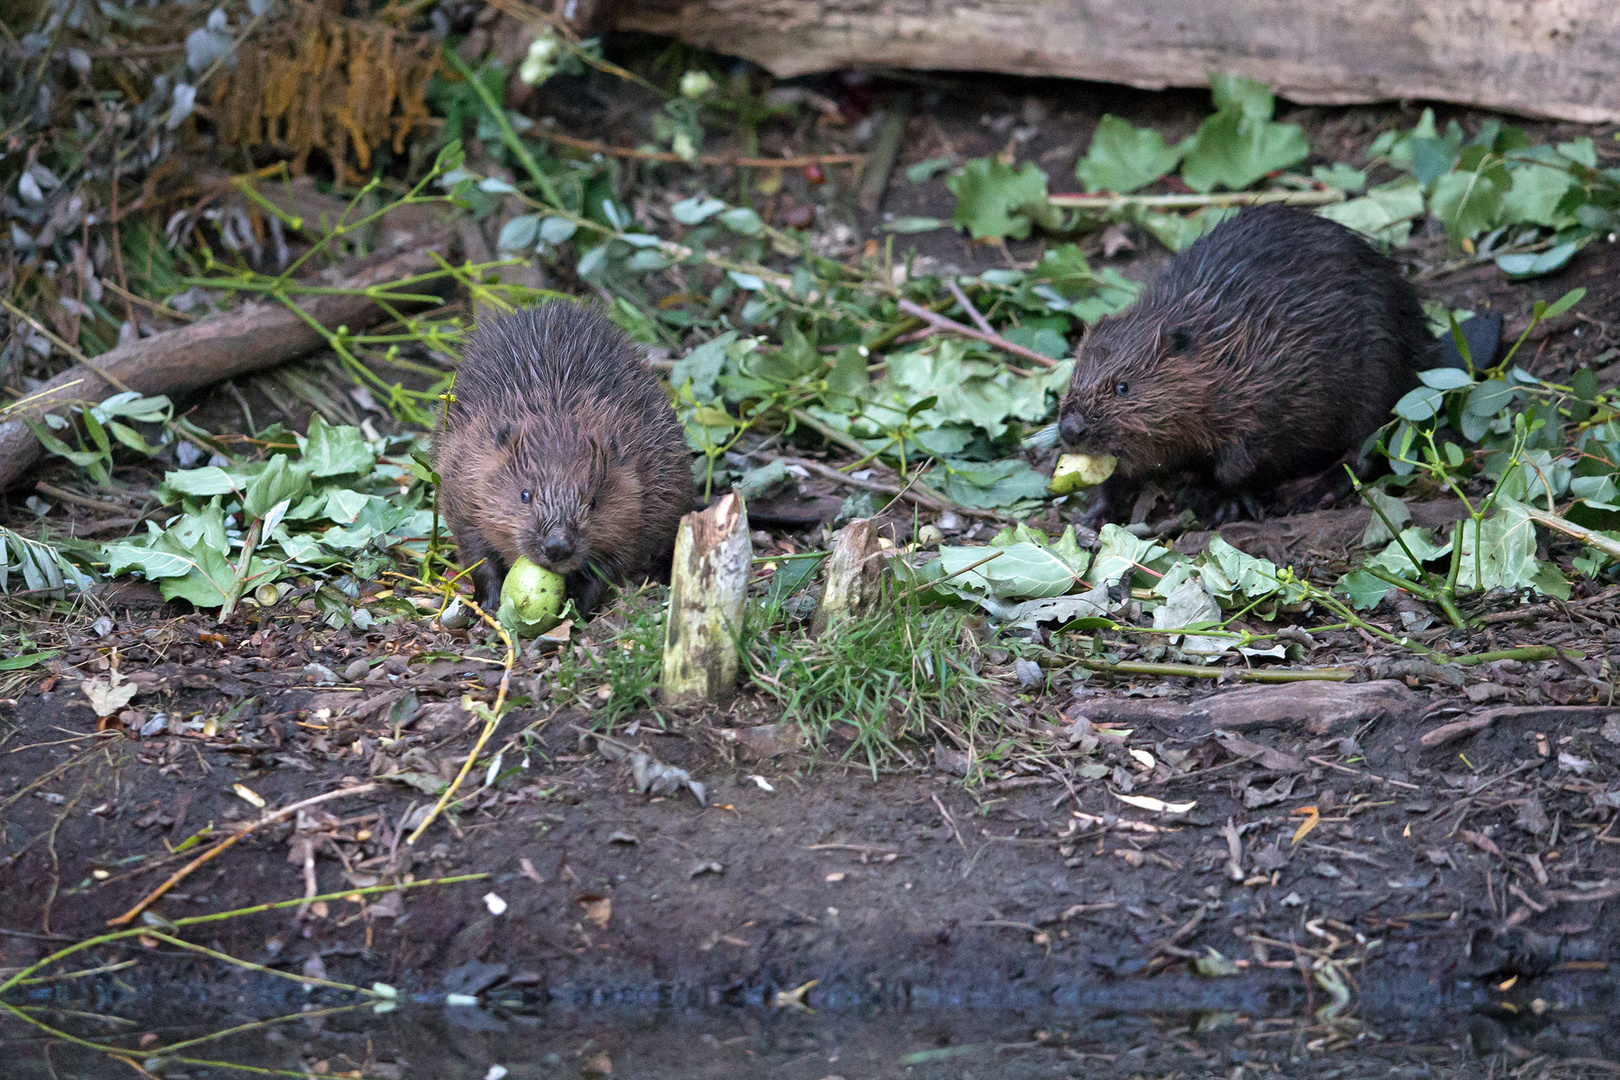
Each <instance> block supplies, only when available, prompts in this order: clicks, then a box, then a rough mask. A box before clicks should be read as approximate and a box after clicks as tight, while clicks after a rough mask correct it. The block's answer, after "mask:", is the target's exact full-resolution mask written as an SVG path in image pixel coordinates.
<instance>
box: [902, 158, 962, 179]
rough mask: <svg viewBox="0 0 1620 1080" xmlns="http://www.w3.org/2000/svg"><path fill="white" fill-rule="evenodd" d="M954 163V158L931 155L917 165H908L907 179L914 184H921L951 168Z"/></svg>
mask: <svg viewBox="0 0 1620 1080" xmlns="http://www.w3.org/2000/svg"><path fill="white" fill-rule="evenodd" d="M953 164H955V162H954V160H953V159H952V158H948V157H931V158H929V159H928V160H927V161H919V162H917V164H915V165H911V166H908V167H907V168H906V179H907V180H910V181H911V182H912V183H913V184H921V183H924V182H925V181H928V180H932V179H933V178H934V177H936V176H938V175H939V174H940V173H942V172H944V171H945V170H946V169H948V168H950V167H951V166H952V165H953Z"/></svg>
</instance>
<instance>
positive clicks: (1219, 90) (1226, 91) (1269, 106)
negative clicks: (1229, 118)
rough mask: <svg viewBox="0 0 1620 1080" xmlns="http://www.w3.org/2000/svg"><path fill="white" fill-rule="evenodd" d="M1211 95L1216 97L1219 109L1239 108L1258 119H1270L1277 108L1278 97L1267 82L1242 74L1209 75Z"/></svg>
mask: <svg viewBox="0 0 1620 1080" xmlns="http://www.w3.org/2000/svg"><path fill="white" fill-rule="evenodd" d="M1209 95H1210V97H1212V98H1214V99H1215V108H1216V110H1217V111H1220V112H1224V111H1226V110H1228V109H1237V110H1239V111H1240V112H1242V113H1243V115H1244V116H1249V117H1253V118H1254V119H1256V120H1270V119H1271V116H1272V113H1273V112H1274V111H1275V110H1276V108H1277V99H1276V98H1274V97H1273V96H1272V94H1271V90H1270V89H1269V88H1268V87H1267V86H1266V84H1265V83H1262V82H1256V81H1255V80H1253V79H1245V78H1244V77H1243V76H1241V75H1216V74H1214V73H1213V72H1212V73H1211V74H1210V76H1209Z"/></svg>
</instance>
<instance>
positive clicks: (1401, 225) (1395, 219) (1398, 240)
mask: <svg viewBox="0 0 1620 1080" xmlns="http://www.w3.org/2000/svg"><path fill="white" fill-rule="evenodd" d="M1317 213H1318V214H1320V215H1321V216H1322V217H1325V218H1327V219H1328V220H1329V221H1337V222H1338V223H1339V224H1340V225H1343V226H1346V227H1347V228H1351V229H1355V230H1356V231H1357V232H1359V233H1363V234H1365V235H1367V236H1370V237H1372V238H1373V239H1374V240H1379V241H1382V242H1384V243H1387V244H1394V245H1397V246H1399V245H1401V244H1404V243H1406V241H1407V238H1408V237H1410V236H1411V235H1412V222H1413V220H1415V219H1416V218H1419V217H1421V216H1422V215H1423V189H1422V187H1420V186H1419V185H1418V184H1417V183H1416V182H1415V181H1412V180H1406V179H1402V180H1396V181H1393V182H1392V183H1388V184H1379V185H1378V186H1377V187H1375V188H1372V189H1371V190H1370V191H1368V192H1367V194H1365V195H1363V196H1361V197H1360V198H1356V199H1350V200H1348V201H1346V202H1342V203H1329V204H1328V205H1326V206H1324V207H1322V208H1321V209H1320V210H1318V211H1317Z"/></svg>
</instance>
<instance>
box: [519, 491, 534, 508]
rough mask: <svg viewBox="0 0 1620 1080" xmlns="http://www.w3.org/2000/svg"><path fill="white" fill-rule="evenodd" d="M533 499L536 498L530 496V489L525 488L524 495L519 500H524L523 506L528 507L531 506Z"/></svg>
mask: <svg viewBox="0 0 1620 1080" xmlns="http://www.w3.org/2000/svg"><path fill="white" fill-rule="evenodd" d="M533 497H534V496H532V495H530V494H529V489H528V488H524V489H523V494H521V495H519V496H518V498H519V499H521V500H523V505H524V506H528V505H529V500H530V499H532V498H533Z"/></svg>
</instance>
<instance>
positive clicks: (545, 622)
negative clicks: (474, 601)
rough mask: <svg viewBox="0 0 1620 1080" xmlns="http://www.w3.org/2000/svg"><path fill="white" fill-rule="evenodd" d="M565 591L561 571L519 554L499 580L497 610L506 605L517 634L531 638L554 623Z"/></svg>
mask: <svg viewBox="0 0 1620 1080" xmlns="http://www.w3.org/2000/svg"><path fill="white" fill-rule="evenodd" d="M566 594H567V589H566V588H565V586H564V585H563V579H562V575H561V574H554V573H552V572H551V571H550V570H547V569H546V568H545V567H543V566H540V565H537V564H536V563H533V562H530V561H529V560H528V559H526V558H522V557H519V559H518V560H517V562H515V563H513V564H512V569H510V570H508V571H507V572H506V580H505V581H503V582H502V583H501V610H502V611H503V612H504V611H506V610H507V607H508V605H509V604H510V607H511V611H512V614H513V616H514V618H515V620H516V622H517V624H518V633H520V634H522V635H523V636H525V637H534V636H535V635H537V634H543V633H545V632H546V631H547V630H550V629H551V628H552V627H553V626H556V625H557V622H558V618H559V616H560V615H561V614H562V607H563V600H564V599H565V597H566Z"/></svg>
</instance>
